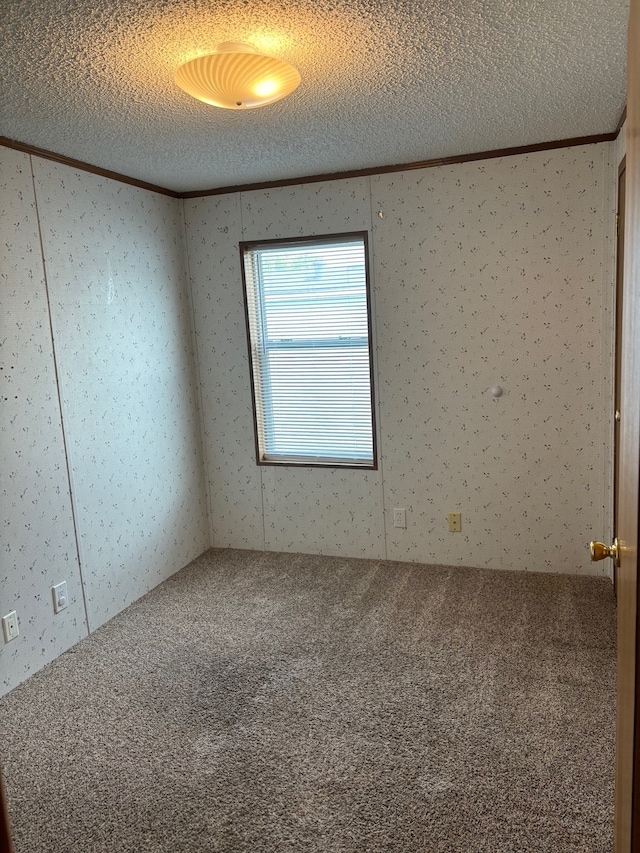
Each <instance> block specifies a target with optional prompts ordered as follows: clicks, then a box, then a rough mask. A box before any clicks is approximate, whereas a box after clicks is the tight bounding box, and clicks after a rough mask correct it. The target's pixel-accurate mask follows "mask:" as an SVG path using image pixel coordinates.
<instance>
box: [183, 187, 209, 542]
mask: <svg viewBox="0 0 640 853" xmlns="http://www.w3.org/2000/svg"><path fill="white" fill-rule="evenodd" d="M179 202H180V205H181V210H182V216H181V220H182V258H183V265H184V271H185V277H186V284H187V298H188V301H189V316H190V319H191V352H192V359H191V363H192V366H193V367H192V370H193V373H194V375H195V380H196V400H195V402H196V407H197V409H198V422H199V424H200V435H199V446H200V464H201V468H202V476H203V479H204V492H205V501H206V513H207V534H208V535H207V539H208V542H209V547H210V548H215V537H214V535H213V509H212V507H213V501H212V496H211V482H210V478H209V454H208V453H207V440H206V423H205V418H204V401H203V392H202V374H201V371H200V350H199V347H198V326H197V322H196V310H195V302H194V298H193V279H192V276H191V265H190V263H189V235H188V230H187V215H186V211H185V200H184V199H179Z"/></svg>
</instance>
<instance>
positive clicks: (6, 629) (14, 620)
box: [2, 610, 20, 643]
mask: <svg viewBox="0 0 640 853" xmlns="http://www.w3.org/2000/svg"><path fill="white" fill-rule="evenodd" d="M2 633H3V634H4V641H5V643H10V642H11V640H15V638H16V637H17V636H18V634H19V633H20V629H19V628H18V614H17V613H16V611H15V610H12V611H11V613H7V615H6V616H3V617H2Z"/></svg>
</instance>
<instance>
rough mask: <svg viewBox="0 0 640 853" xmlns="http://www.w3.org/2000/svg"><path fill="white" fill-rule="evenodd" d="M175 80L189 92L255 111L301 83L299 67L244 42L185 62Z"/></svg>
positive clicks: (214, 102) (218, 103)
mask: <svg viewBox="0 0 640 853" xmlns="http://www.w3.org/2000/svg"><path fill="white" fill-rule="evenodd" d="M175 80H176V83H177V84H178V86H179V87H180V88H181V89H183V90H184V91H185V92H187V94H189V95H192V96H193V97H194V98H197V99H198V100H199V101H204V102H205V104H212V105H213V106H214V107H224V108H225V109H228V110H252V109H255V107H265V106H267V104H273V103H275V102H276V101H279V100H281V99H282V98H286V96H287V95H290V94H291V92H293V90H294V89H296V88H297V87H298V85H299V84H300V74H299V73H298V70H297V68H294V67H293V65H289V64H288V63H287V62H283V61H282V60H281V59H274V57H272V56H265V55H264V54H262V53H258V51H257V50H256V48H255V47H253V45H250V44H241V43H240V42H225V43H224V44H221V45H219V46H218V48H217V49H216V51H215V53H210V54H207V55H206V56H199V57H198V58H197V59H192V60H190V61H189V62H186V63H185V64H184V65H181V66H180V68H178V70H177V71H176V74H175Z"/></svg>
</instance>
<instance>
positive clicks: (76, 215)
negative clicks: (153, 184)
mask: <svg viewBox="0 0 640 853" xmlns="http://www.w3.org/2000/svg"><path fill="white" fill-rule="evenodd" d="M0 161H1V162H2V164H3V173H2V175H3V177H2V196H1V197H2V208H3V225H2V228H3V240H2V249H1V250H0V251H2V260H1V267H0V270H1V274H2V288H3V303H4V298H5V294H6V293H8V294H9V304H10V307H11V309H12V310H11V313H10V317H9V325H8V331H7V332H6V333H5V332H4V330H3V335H2V341H3V347H2V356H1V364H2V366H3V367H4V368H5V369H6V370H8V371H11V368H12V367H13V368H14V370H13V371H11V373H10V375H11V390H12V392H15V394H14V396H15V398H16V399H15V400H12V402H11V408H10V417H9V419H8V420H6V419H3V433H2V436H3V443H2V451H3V459H4V460H7V456H8V461H9V462H10V463H11V464H5V465H3V474H4V472H5V471H6V472H8V473H7V480H6V483H7V485H6V486H4V484H3V504H4V503H6V505H7V514H6V516H7V522H6V528H5V529H6V531H7V534H8V535H7V537H5V539H6V541H7V546H6V550H5V549H3V558H2V559H3V562H2V569H1V571H0V576H1V577H2V579H3V582H2V592H1V593H0V595H1V596H2V598H1V599H0V601H1V603H2V611H1V613H2V615H4V614H5V613H6V612H8V611H9V610H10V609H16V610H17V611H18V616H19V619H20V626H21V627H20V630H21V635H20V637H19V638H18V639H17V640H14V641H12V642H11V643H9V644H6V645H2V646H0V649H1V654H2V659H1V665H2V670H1V678H0V685H1V686H2V688H3V690H4V689H8V688H10V687H11V686H13V685H14V684H16V683H18V681H20V680H21V679H22V678H23V677H24V676H25V675H26V674H27V673H28V672H30V671H35V669H37V668H39V667H40V666H41V665H43V664H44V663H46V662H47V660H50V659H52V658H53V657H55V655H56V654H57V653H59V652H60V651H61V650H63V649H64V648H66V647H68V646H69V645H72V644H73V643H74V642H75V641H77V639H79V638H80V637H81V636H83V635H85V634H86V632H87V625H86V621H85V616H84V615H83V610H84V607H83V602H82V588H81V585H80V574H79V569H78V553H77V550H76V534H77V542H78V546H79V561H80V566H81V570H82V577H83V579H84V594H85V597H86V607H87V621H88V626H89V628H90V629H91V630H94V629H95V628H96V627H98V626H99V625H101V624H102V623H103V622H105V621H106V620H107V619H109V618H111V617H112V616H113V615H115V614H116V613H118V612H119V611H121V610H122V609H123V608H124V607H126V606H127V605H128V604H130V603H131V602H132V601H134V600H135V599H136V598H138V597H139V596H141V595H142V594H144V593H145V592H146V591H148V590H149V589H151V588H152V587H154V586H156V585H157V584H158V583H160V582H161V581H162V580H163V579H164V578H166V577H167V576H168V575H170V574H172V573H173V572H175V571H176V570H178V569H180V568H182V567H183V566H184V565H186V564H187V563H188V562H190V561H191V560H192V559H193V558H194V557H196V556H197V555H198V554H200V553H202V551H204V550H205V549H206V548H207V547H208V545H209V533H208V529H207V523H206V500H205V491H204V478H203V465H202V453H201V443H200V424H199V419H198V412H197V407H196V382H195V371H194V362H193V338H192V333H191V323H190V313H191V308H190V304H189V295H188V287H187V281H186V277H185V263H184V247H183V240H182V216H181V212H182V211H181V203H180V202H178V201H176V200H175V199H170V198H167V197H164V196H160V195H157V194H154V193H150V192H147V191H145V190H141V189H137V188H134V187H130V186H126V185H123V184H121V183H117V182H115V181H110V180H108V179H105V178H100V177H97V176H95V175H90V174H87V173H84V172H79V171H75V170H73V169H71V168H69V167H67V166H62V165H58V164H54V163H52V162H50V161H45V160H41V159H39V158H35V157H34V158H31V161H30V158H29V157H28V156H27V155H24V154H17V153H16V152H13V151H10V150H8V149H4V148H0ZM31 162H32V165H33V172H34V178H35V182H34V181H32V177H31V167H32V165H31ZM34 183H35V195H34ZM36 201H37V207H36ZM38 225H39V226H40V235H41V237H42V245H43V249H44V273H46V286H45V277H44V275H43V262H42V254H41V248H40V236H39V231H38ZM47 288H48V297H49V307H50V311H48V310H47ZM50 321H51V326H50ZM5 322H6V321H5ZM52 333H53V341H54V350H55V361H54V353H53V351H52V342H51V335H52ZM56 371H57V379H58V382H59V388H60V395H61V404H62V408H60V404H59V401H58V392H57V386H56ZM61 424H62V425H63V428H64V441H63V431H62V428H61ZM65 450H66V454H67V459H68V464H69V473H70V478H71V500H72V502H73V511H74V514H75V525H76V526H75V532H74V527H73V519H72V512H71V509H72V507H71V502H70V496H69V482H68V479H67V461H66V460H65ZM3 479H4V478H3ZM3 546H4V542H3ZM61 580H66V581H67V583H68V585H69V598H70V601H71V604H70V607H69V608H68V610H66V611H63V612H62V613H61V614H59V615H58V616H54V615H53V608H52V599H51V590H50V587H51V585H52V584H53V583H58V582H59V581H61ZM5 661H8V662H9V664H7V665H6V664H5Z"/></svg>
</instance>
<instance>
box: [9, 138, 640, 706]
mask: <svg viewBox="0 0 640 853" xmlns="http://www.w3.org/2000/svg"><path fill="white" fill-rule="evenodd" d="M623 150H624V147H623V144H622V143H621V142H620V141H619V140H618V142H617V143H605V144H600V145H592V146H585V147H575V148H569V149H558V150H555V151H543V152H538V153H535V154H528V155H519V156H516V157H509V158H503V159H495V160H488V161H483V162H482V161H481V162H477V163H472V164H461V165H457V166H448V167H440V168H436V169H429V170H418V171H408V172H405V173H402V172H400V173H395V174H389V175H380V176H376V177H373V178H371V179H369V178H358V179H347V180H342V181H332V182H326V183H318V184H307V185H298V186H295V187H284V188H280V189H273V190H264V191H253V192H245V193H237V194H229V195H226V196H225V195H222V196H215V197H209V198H201V199H192V200H189V201H186V202H184V205H182V203H180V202H178V201H176V200H173V199H169V198H165V197H163V196H159V195H156V194H153V193H149V192H147V191H144V190H140V189H136V188H133V187H130V186H125V185H122V184H119V183H116V182H113V181H109V180H108V179H104V178H100V177H97V176H94V175H88V174H85V173H81V172H77V171H75V170H73V169H71V168H70V167H66V166H62V165H58V164H53V163H51V162H49V161H44V160H40V159H39V158H35V157H34V158H31V157H29V156H28V155H26V154H22V153H18V152H15V151H11V150H9V149H4V148H2V149H0V167H1V171H0V185H1V187H2V195H1V196H0V230H1V236H2V239H1V241H0V253H1V258H0V281H1V284H2V290H3V307H4V306H5V305H6V306H7V310H6V311H5V312H4V313H3V319H2V327H1V330H2V335H1V336H0V343H1V347H0V367H1V368H2V369H1V370H0V382H2V388H0V391H1V392H2V398H1V399H0V402H1V404H2V406H3V418H2V427H1V429H2V432H1V435H2V447H1V452H2V486H1V492H0V493H1V495H2V505H3V510H4V512H3V519H4V521H3V529H4V531H5V536H4V538H3V543H2V545H3V548H2V552H1V553H2V561H1V563H0V581H1V584H0V615H4V614H5V613H6V612H8V611H9V610H11V609H16V610H17V611H18V615H19V620H20V630H21V634H20V637H19V638H18V639H17V640H14V641H12V642H11V643H9V644H6V645H5V644H3V645H1V646H0V693H3V692H5V691H6V690H8V689H10V688H11V687H12V686H14V685H15V684H17V683H19V682H20V681H21V680H23V679H24V678H25V677H27V676H28V674H30V673H31V672H34V671H35V670H36V669H38V668H39V667H41V666H42V665H44V664H45V663H46V662H48V661H49V660H52V659H53V658H54V657H55V656H56V655H58V654H59V653H60V652H61V651H63V650H64V649H66V648H68V647H69V646H71V645H73V644H74V643H75V642H77V640H78V639H80V638H81V637H83V636H85V635H86V633H87V631H88V630H89V629H91V630H93V629H95V628H96V627H97V626H98V625H100V624H102V623H103V622H104V621H106V620H107V619H109V618H110V617H111V616H112V615H114V614H115V613H117V612H119V611H120V610H122V609H123V608H124V607H126V606H127V605H128V604H129V603H131V602H132V601H134V600H135V599H136V598H137V597H139V596H140V595H142V594H143V593H144V592H146V591H147V590H148V589H150V588H152V587H153V586H155V585H156V584H157V583H159V582H160V581H161V580H163V579H164V578H165V577H167V576H168V575H169V574H171V573H172V572H174V571H176V570H177V569H179V568H181V567H182V566H183V565H185V564H186V563H188V562H189V561H190V560H191V559H192V558H193V557H195V556H196V555H197V554H199V553H201V552H202V551H203V550H204V549H205V548H206V547H208V545H209V544H211V543H212V542H213V544H214V545H216V546H235V547H242V548H253V549H260V548H267V549H272V550H281V551H303V552H310V553H315V552H320V553H330V554H345V555H350V556H362V557H374V558H375V557H378V558H381V559H383V558H389V559H398V560H409V561H421V562H438V563H444V564H450V565H475V566H492V567H502V568H507V569H520V570H528V571H540V570H541V571H561V572H583V573H592V574H599V573H606V571H607V567H603V566H602V564H591V563H589V561H588V557H587V552H586V542H587V541H588V540H589V539H590V538H592V537H593V536H594V535H595V536H599V537H604V538H605V539H606V538H607V537H608V536H609V535H610V503H611V460H610V447H611V427H610V423H609V419H608V416H607V414H606V413H607V411H608V407H609V406H610V402H611V376H612V339H611V328H612V308H613V304H612V303H613V270H614V263H613V261H614V254H613V253H614V245H613V236H614V213H615V187H616V169H617V164H618V161H619V158H620V157H621V156H622V152H623ZM32 170H33V175H32ZM182 209H184V214H185V215H184V220H183V219H182V215H181V214H182ZM361 229H366V230H367V231H369V233H370V235H371V252H372V276H373V286H374V291H373V308H374V330H373V332H374V337H375V343H376V352H375V356H374V360H375V367H376V370H375V381H376V398H377V421H378V446H379V453H380V459H379V461H380V467H379V470H377V471H357V470H356V471H352V470H345V471H342V470H339V469H338V470H329V469H314V468H300V469H298V468H296V469H287V468H273V467H269V468H259V467H258V466H257V465H256V464H255V457H254V437H253V424H252V413H251V393H250V387H249V369H248V361H247V347H246V331H245V320H244V311H243V303H242V285H241V276H240V257H239V251H238V242H239V241H240V240H242V239H245V240H249V239H260V238H270V237H289V236H296V235H307V234H324V233H336V232H343V231H350V230H361ZM183 232H184V233H186V236H187V242H186V247H187V251H186V257H185V251H184V241H183ZM40 239H42V247H43V249H44V262H43V256H42V251H41V244H40ZM185 270H186V271H188V275H189V278H190V281H191V296H190V294H189V289H188V286H187V279H186V276H185ZM190 300H191V301H190ZM194 334H195V340H196V342H197V345H196V352H195V358H194V352H193V341H194V337H193V336H194ZM495 385H500V386H501V387H502V388H503V394H502V396H500V397H498V398H495V397H494V396H493V395H492V394H491V388H492V387H493V386H495ZM58 391H59V392H60V399H59V397H58ZM198 401H200V408H201V411H200V412H198ZM200 433H202V438H201V436H200ZM65 451H66V453H65ZM69 477H70V481H69ZM69 482H70V483H71V490H70V488H69ZM207 504H208V516H209V527H208V529H207V522H206V516H207ZM396 506H400V507H404V508H406V510H407V527H406V529H396V528H394V527H393V526H392V510H393V508H394V507H396ZM451 511H460V512H461V513H462V532H461V533H458V534H450V533H448V531H447V528H446V514H447V513H448V512H451ZM74 520H75V527H74ZM76 542H77V544H76ZM81 573H82V574H81ZM82 579H83V580H84V590H83V584H82ZM61 580H66V581H67V583H68V584H69V599H70V605H69V608H68V609H67V610H66V611H63V612H62V613H61V614H59V615H58V616H54V614H53V608H52V604H51V592H50V587H51V585H52V584H54V583H58V582H59V581H61ZM83 591H84V597H85V598H86V612H85V608H84V605H83Z"/></svg>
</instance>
